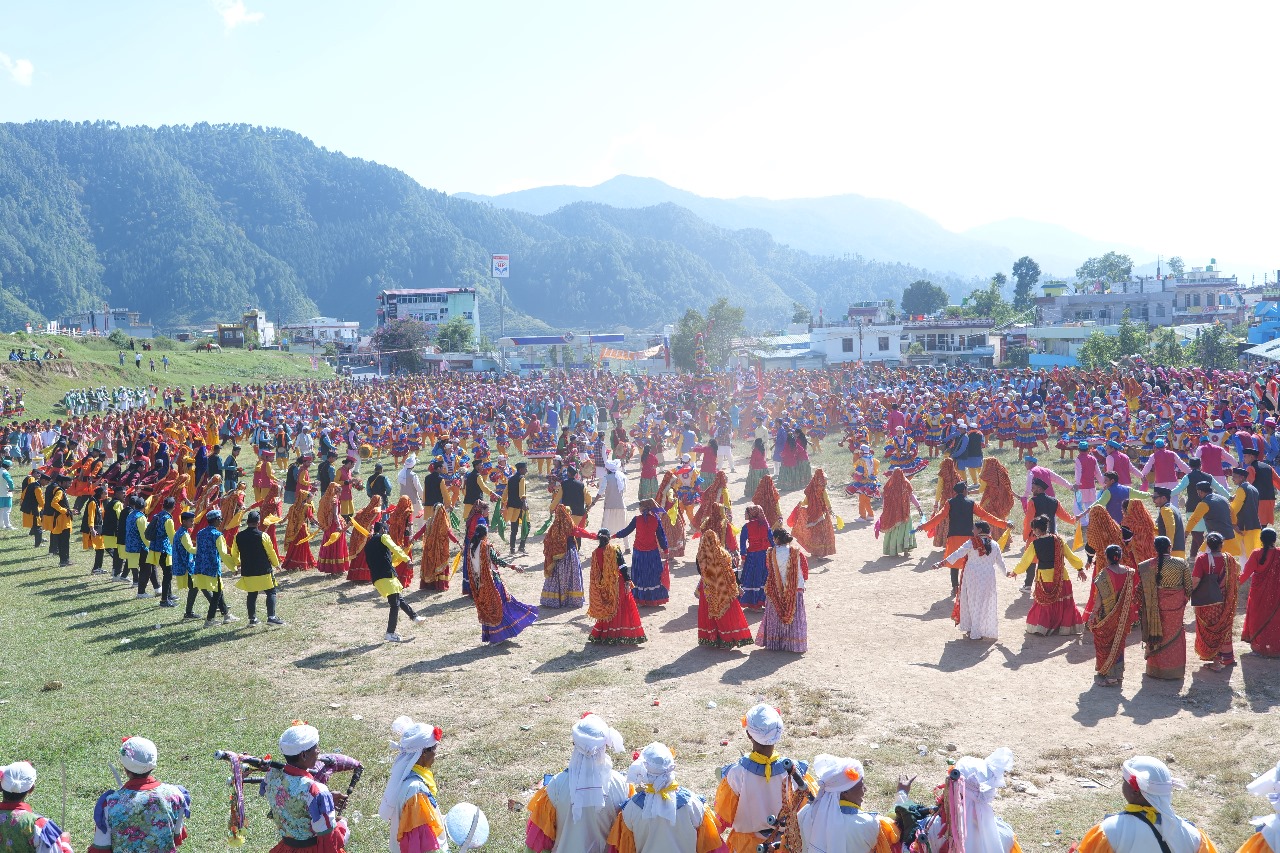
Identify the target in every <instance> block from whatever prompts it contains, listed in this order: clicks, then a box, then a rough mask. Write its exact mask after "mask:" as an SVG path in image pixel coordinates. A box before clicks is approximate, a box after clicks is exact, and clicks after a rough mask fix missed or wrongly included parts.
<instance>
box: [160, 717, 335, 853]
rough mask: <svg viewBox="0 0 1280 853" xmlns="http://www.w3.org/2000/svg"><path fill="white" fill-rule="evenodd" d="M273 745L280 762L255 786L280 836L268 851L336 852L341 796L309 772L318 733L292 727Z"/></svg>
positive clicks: (307, 727)
mask: <svg viewBox="0 0 1280 853" xmlns="http://www.w3.org/2000/svg"><path fill="white" fill-rule="evenodd" d="M279 746H280V754H281V755H283V756H284V760H285V764H284V766H283V767H272V768H270V769H269V770H267V772H266V774H265V776H264V777H263V780H262V786H261V788H260V791H261V793H262V796H263V797H264V798H265V799H266V801H267V802H268V803H270V811H269V812H268V815H269V816H270V817H271V819H272V820H274V821H275V824H276V828H277V830H278V831H279V833H280V842H279V843H278V844H276V846H274V847H272V848H271V851H270V853H296V851H302V853H342V851H343V849H344V845H345V844H346V840H347V822H346V821H345V820H343V819H341V818H339V817H338V810H339V809H341V808H342V807H343V806H344V805H346V802H347V798H346V795H344V794H335V793H332V792H330V791H329V788H328V786H327V785H325V784H324V783H323V782H320V781H318V780H317V779H316V778H315V777H314V776H312V775H311V770H310V768H312V767H315V766H316V764H317V763H318V762H319V760H320V732H318V731H317V730H316V728H315V727H314V726H310V725H307V724H306V723H294V724H293V725H292V726H290V727H289V728H287V729H285V731H284V734H282V735H281V736H280V743H279ZM157 849H168V848H157Z"/></svg>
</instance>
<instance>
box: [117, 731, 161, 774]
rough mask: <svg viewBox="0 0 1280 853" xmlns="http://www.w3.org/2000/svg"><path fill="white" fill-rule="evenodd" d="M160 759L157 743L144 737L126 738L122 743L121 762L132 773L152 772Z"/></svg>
mask: <svg viewBox="0 0 1280 853" xmlns="http://www.w3.org/2000/svg"><path fill="white" fill-rule="evenodd" d="M159 761H160V754H159V752H158V751H157V750H156V745H155V744H154V743H152V742H151V741H149V740H147V739H146V738H144V737H131V738H126V739H125V741H124V743H122V744H120V763H121V764H123V765H124V769H125V770H128V771H129V772H130V773H150V772H151V771H152V770H155V769H156V764H157V763H159Z"/></svg>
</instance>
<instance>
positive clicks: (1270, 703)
mask: <svg viewBox="0 0 1280 853" xmlns="http://www.w3.org/2000/svg"><path fill="white" fill-rule="evenodd" d="M1239 660H1240V676H1241V678H1243V679H1244V694H1245V698H1246V699H1248V701H1249V708H1250V709H1251V710H1253V711H1259V712H1265V711H1270V710H1271V709H1272V708H1275V707H1276V706H1277V705H1280V659H1277V658H1265V657H1263V656H1262V655H1259V654H1254V653H1253V652H1247V653H1245V654H1243V655H1240V658H1239Z"/></svg>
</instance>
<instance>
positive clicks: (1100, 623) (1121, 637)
mask: <svg viewBox="0 0 1280 853" xmlns="http://www.w3.org/2000/svg"><path fill="white" fill-rule="evenodd" d="M1106 557H1107V565H1106V566H1105V567H1103V569H1102V570H1101V571H1099V572H1098V575H1097V577H1095V578H1094V580H1093V588H1094V590H1095V594H1094V597H1093V600H1094V608H1093V613H1092V614H1090V616H1089V622H1088V626H1089V631H1090V632H1091V633H1092V634H1093V647H1094V658H1095V660H1094V669H1095V670H1096V672H1097V675H1096V678H1097V680H1098V681H1099V682H1100V683H1102V684H1104V685H1106V686H1108V687H1110V686H1117V685H1119V684H1120V683H1121V682H1122V681H1124V643H1125V638H1126V637H1128V635H1129V626H1130V625H1132V624H1133V613H1134V607H1135V604H1136V601H1135V593H1134V582H1135V579H1134V572H1133V570H1132V569H1130V568H1129V567H1128V566H1123V565H1121V564H1120V557H1121V554H1120V549H1118V548H1116V546H1114V545H1112V546H1111V547H1109V548H1107V553H1106Z"/></svg>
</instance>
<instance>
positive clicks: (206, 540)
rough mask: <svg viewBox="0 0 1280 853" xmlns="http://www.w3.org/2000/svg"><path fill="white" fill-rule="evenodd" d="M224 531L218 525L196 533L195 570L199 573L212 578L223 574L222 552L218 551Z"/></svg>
mask: <svg viewBox="0 0 1280 853" xmlns="http://www.w3.org/2000/svg"><path fill="white" fill-rule="evenodd" d="M220 538H222V531H221V530H219V529H218V528H216V527H206V528H204V529H203V530H201V531H200V532H199V533H197V534H196V553H195V560H194V562H193V564H192V565H193V571H194V573H195V574H197V575H206V576H208V577H211V578H216V577H221V576H222V554H221V553H219V552H218V540H219V539H220Z"/></svg>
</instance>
